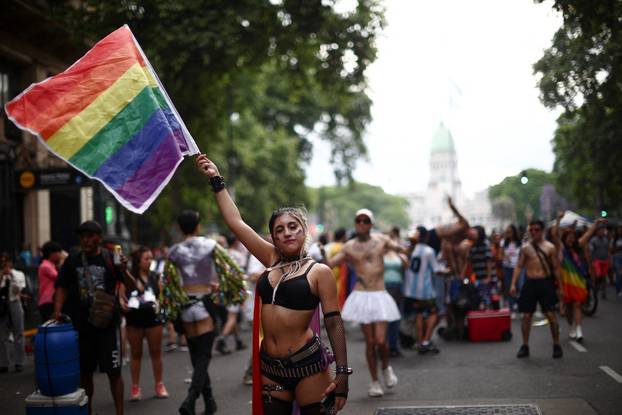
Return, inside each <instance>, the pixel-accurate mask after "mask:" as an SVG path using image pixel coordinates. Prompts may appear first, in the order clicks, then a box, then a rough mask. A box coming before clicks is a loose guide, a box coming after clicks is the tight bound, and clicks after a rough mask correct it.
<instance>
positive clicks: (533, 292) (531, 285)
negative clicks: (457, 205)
mask: <svg viewBox="0 0 622 415" xmlns="http://www.w3.org/2000/svg"><path fill="white" fill-rule="evenodd" d="M543 234H544V223H543V222H542V221H540V220H532V221H531V222H530V223H529V235H530V241H529V242H527V243H526V244H524V245H523V246H522V248H521V250H520V256H519V257H518V263H517V264H516V268H514V274H513V275H512V284H511V285H510V295H511V296H516V281H518V277H519V275H520V273H521V270H522V269H523V268H525V271H526V272H525V283H524V284H523V288H522V289H521V292H520V297H519V299H518V310H519V311H520V312H521V313H523V321H522V325H521V331H522V334H523V345H522V346H521V347H520V349H519V351H518V354H517V355H516V357H518V358H522V357H528V356H529V332H530V330H531V319H532V317H533V313H534V311H536V305H537V303H540V308H541V309H542V312H543V313H544V314H545V315H546V318H547V319H548V320H549V323H550V326H551V335H552V336H553V358H555V359H557V358H560V357H562V356H563V352H562V348H561V346H560V345H559V323H558V322H557V317H556V315H555V304H557V301H558V299H559V298H560V297H559V292H556V291H557V289H556V288H555V280H554V279H555V278H557V282H558V284H557V286H558V287H561V281H560V270H559V261H556V260H555V259H556V258H557V251H556V249H555V245H553V244H552V243H550V242H548V241H546V240H545V239H544V237H543Z"/></svg>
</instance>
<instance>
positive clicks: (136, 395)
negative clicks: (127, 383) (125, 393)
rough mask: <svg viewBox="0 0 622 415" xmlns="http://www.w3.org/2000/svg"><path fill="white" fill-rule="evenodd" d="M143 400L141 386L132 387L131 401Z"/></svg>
mask: <svg viewBox="0 0 622 415" xmlns="http://www.w3.org/2000/svg"><path fill="white" fill-rule="evenodd" d="M142 398H143V394H142V393H141V391H140V386H138V385H132V391H131V392H130V401H132V402H137V401H140V400H141V399H142Z"/></svg>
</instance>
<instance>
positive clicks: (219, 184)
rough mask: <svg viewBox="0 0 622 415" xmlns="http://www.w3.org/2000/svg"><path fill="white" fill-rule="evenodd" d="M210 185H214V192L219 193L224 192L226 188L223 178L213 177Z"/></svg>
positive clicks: (210, 179)
mask: <svg viewBox="0 0 622 415" xmlns="http://www.w3.org/2000/svg"><path fill="white" fill-rule="evenodd" d="M209 184H210V185H212V191H213V192H214V193H218V192H220V191H221V190H223V189H224V188H225V187H226V186H225V178H224V177H222V176H213V177H210V178H209Z"/></svg>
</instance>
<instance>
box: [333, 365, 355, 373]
mask: <svg viewBox="0 0 622 415" xmlns="http://www.w3.org/2000/svg"><path fill="white" fill-rule="evenodd" d="M353 372H354V371H353V370H352V368H351V367H348V366H336V367H335V373H336V374H337V375H351V374H352V373H353Z"/></svg>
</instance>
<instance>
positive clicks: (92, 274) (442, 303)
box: [0, 156, 622, 414]
mask: <svg viewBox="0 0 622 415" xmlns="http://www.w3.org/2000/svg"><path fill="white" fill-rule="evenodd" d="M201 157H203V158H201ZM201 157H199V159H198V161H197V165H198V168H199V170H200V171H201V173H203V174H205V175H206V176H208V178H209V182H210V186H211V187H212V190H213V191H214V192H215V193H216V195H217V202H218V205H219V208H220V210H221V212H222V214H223V218H224V220H225V223H226V224H227V226H228V227H229V229H230V231H231V233H227V234H220V235H215V236H210V237H205V236H202V232H201V218H200V215H199V213H198V212H196V211H193V210H185V211H183V212H181V213H180V214H179V215H178V217H177V223H178V225H179V229H180V230H181V232H182V234H183V240H181V241H180V242H179V243H177V244H175V245H173V246H171V247H157V248H149V247H145V246H133V249H132V251H131V253H129V255H128V257H127V258H126V256H125V255H124V253H123V252H122V251H121V250H120V249H119V247H118V246H116V245H115V244H114V243H113V242H111V241H106V240H105V239H104V235H103V230H102V227H101V226H100V225H99V224H98V223H97V222H95V221H86V222H84V223H82V224H81V225H80V226H79V227H78V228H77V230H76V231H77V233H78V236H79V241H80V246H79V247H77V248H75V249H71V250H70V252H69V253H68V252H66V251H65V248H69V247H63V246H61V245H59V244H58V243H56V242H54V241H49V242H46V243H45V244H44V245H43V246H42V247H41V248H40V249H39V250H38V254H37V255H36V256H34V257H33V256H32V254H31V253H30V251H29V250H28V249H24V250H23V251H22V252H19V253H16V254H15V255H13V254H11V253H2V254H0V266H1V269H2V279H1V282H0V373H7V372H10V371H13V370H14V371H15V372H21V371H22V370H23V365H24V361H25V352H24V350H25V346H27V345H25V337H24V320H25V311H24V310H26V309H27V308H25V304H26V303H28V302H33V301H34V302H36V304H37V307H38V311H39V314H40V319H39V321H40V322H46V321H49V320H57V321H62V320H63V319H66V318H67V317H68V318H69V319H70V321H71V323H72V324H73V326H74V327H75V329H76V330H77V331H78V334H79V351H80V357H79V358H80V385H81V387H83V388H84V389H85V391H86V394H87V395H88V396H89V411H90V410H91V400H90V398H92V396H93V388H94V386H93V373H94V372H95V371H96V370H98V369H99V371H101V372H105V373H106V374H107V375H108V376H109V379H110V384H111V391H112V396H113V399H114V402H115V408H116V411H117V414H121V413H123V402H124V389H125V386H124V383H123V377H122V375H121V373H122V371H121V368H122V366H124V365H126V364H127V365H129V372H130V382H131V384H130V388H129V392H130V393H129V400H130V401H140V400H141V399H142V398H143V396H144V393H143V389H142V388H141V382H140V379H141V359H142V351H143V343H144V342H145V341H146V342H147V345H148V351H149V356H150V359H151V366H152V371H153V378H154V383H155V390H154V394H155V396H156V397H157V398H163V399H164V398H168V397H169V394H168V391H167V388H166V386H165V379H166V374H165V373H163V369H162V359H163V351H166V352H172V351H174V350H177V351H187V352H189V354H190V359H191V363H192V367H193V374H192V377H191V379H189V380H188V382H189V384H190V386H189V389H188V393H187V395H186V396H185V397H183V400H182V399H181V398H182V397H180V408H179V412H180V413H181V414H194V413H195V406H196V405H195V403H196V401H197V400H198V399H199V397H202V398H203V400H204V404H205V413H208V414H211V413H214V412H216V411H217V404H216V399H215V397H214V395H213V391H212V387H211V381H210V377H209V372H208V367H209V363H210V360H211V358H212V350H213V349H214V350H215V351H216V352H218V354H220V355H226V354H230V353H232V352H241V353H246V354H247V356H248V365H247V368H246V370H245V372H244V373H241V374H240V376H241V381H242V382H243V383H244V384H247V385H253V384H254V389H253V395H254V400H253V402H257V401H256V400H255V398H257V399H260V400H261V401H260V402H261V403H260V404H259V405H261V406H262V409H263V411H264V413H270V414H272V413H274V414H289V413H291V411H292V405H293V403H295V404H297V405H298V408H299V409H300V411H301V412H300V413H301V414H315V413H318V414H319V413H325V412H324V411H328V410H333V411H335V410H340V409H342V408H343V406H344V405H345V404H346V399H347V395H348V376H350V375H351V374H352V373H353V372H354V373H355V375H356V376H365V375H364V374H363V373H364V372H365V368H354V369H352V368H350V367H349V366H348V362H347V353H346V339H345V338H346V330H345V328H344V323H343V321H345V322H349V326H350V330H351V329H352V327H353V326H354V325H360V327H361V330H362V333H363V335H364V337H365V345H366V346H365V347H366V358H367V370H368V372H369V376H370V379H371V382H370V384H369V389H368V395H369V396H371V397H381V396H383V394H384V391H385V390H386V389H387V388H388V389H390V388H393V387H395V386H396V385H397V383H398V376H397V374H396V373H395V371H394V370H393V369H392V367H391V365H390V361H391V359H395V358H400V357H402V349H404V348H410V349H414V350H416V351H417V352H418V354H420V355H431V354H438V353H439V340H437V338H441V339H444V340H445V341H452V340H463V339H466V338H467V331H468V327H467V324H465V320H466V316H467V314H468V313H469V312H474V311H482V312H487V311H496V310H505V309H507V313H508V315H509V316H511V319H517V318H520V319H521V334H522V345H521V346H520V349H519V350H518V352H517V357H518V358H526V357H528V356H529V355H530V349H529V334H530V328H531V326H532V319H533V317H534V314H535V313H542V315H543V317H542V318H546V319H547V320H548V323H549V325H550V329H551V336H552V340H553V347H552V357H553V358H560V357H562V356H563V350H562V348H561V345H560V334H559V333H560V330H559V323H558V316H562V317H563V318H565V319H566V321H567V324H568V330H566V332H567V333H568V336H569V338H570V339H572V340H575V341H577V342H582V341H583V340H584V337H585V330H584V320H583V310H584V309H585V307H586V304H587V303H589V302H592V301H594V297H597V296H599V297H601V298H605V297H606V295H607V286H608V285H611V286H614V287H615V291H616V295H617V296H618V297H620V296H622V225H621V226H617V227H616V226H614V225H613V224H610V223H608V222H607V221H606V220H604V219H597V220H595V221H594V222H593V223H591V224H589V225H584V226H580V225H578V224H577V223H576V222H575V223H571V222H567V221H566V222H565V221H564V214H563V213H560V214H559V215H558V217H557V219H556V220H555V221H553V222H552V223H549V224H545V223H543V222H542V221H539V220H532V221H530V223H529V225H528V226H527V228H523V227H517V226H515V225H509V226H507V227H506V228H505V229H504V230H503V231H497V230H493V231H492V232H491V233H490V234H487V232H486V230H485V229H484V228H483V227H481V226H471V224H469V223H468V221H467V220H466V219H465V218H464V217H463V216H462V215H461V214H460V212H459V211H458V209H457V208H456V207H455V206H454V205H453V203H452V201H451V200H449V201H448V203H449V206H450V208H451V209H452V211H453V213H454V215H455V221H454V222H452V223H448V224H439V225H438V226H437V227H435V228H426V227H423V226H418V227H415V228H413V229H410V230H408V231H406V232H404V231H400V229H399V228H398V227H393V228H391V229H388V230H382V229H376V228H375V225H376V223H377V222H376V218H375V216H374V213H373V212H372V211H371V210H369V209H365V208H363V209H360V210H358V211H357V212H352V215H353V216H352V217H353V227H352V229H345V228H341V229H334V230H331V231H330V232H325V233H322V234H320V235H317V238H316V239H315V240H312V238H311V237H310V233H309V229H308V226H307V222H306V217H305V215H304V212H302V211H300V210H299V209H294V208H284V209H280V210H278V211H276V212H275V214H273V216H272V217H271V218H270V224H269V228H270V233H269V234H267V235H259V234H257V233H255V232H254V231H253V230H252V229H251V228H250V227H248V225H246V223H245V222H244V221H243V220H242V218H241V217H240V215H239V212H238V210H237V207H236V206H235V204H234V203H233V201H232V200H231V199H230V197H229V196H228V194H227V193H226V192H222V190H223V189H224V188H225V183H224V179H222V176H220V175H219V174H218V171H217V168H216V167H215V165H214V164H213V163H212V162H211V161H209V160H208V159H207V158H206V157H205V156H201ZM547 225H548V226H547ZM28 269H36V270H37V279H36V281H37V283H36V284H28V283H27V281H28V278H26V276H25V274H24V270H28ZM32 285H34V286H32ZM596 299H597V298H596ZM538 305H539V310H538ZM258 310H259V311H258ZM318 310H321V311H322V315H323V324H322V326H323V327H324V328H325V330H326V332H327V336H328V340H329V343H330V346H331V353H329V356H328V357H326V356H324V354H323V353H324V350H325V349H324V348H323V347H321V343H322V342H323V341H322V340H321V338H322V336H321V335H320V334H319V327H320V325H319V321H320V318H319V317H318V318H317V328H313V324H314V323H313V318H314V317H313V316H314V313H317V312H318ZM257 312H259V313H260V314H256V313H257ZM254 313H255V316H257V315H260V316H261V324H262V326H263V327H262V330H263V335H264V337H263V342H262V343H261V345H259V338H258V337H257V335H256V333H254V334H255V336H254V339H253V344H252V345H250V344H248V340H246V341H245V340H244V339H246V338H247V337H245V336H244V335H243V334H242V333H241V332H240V331H241V329H244V328H245V327H250V326H252V325H253V324H255V326H258V325H259V322H256V321H255V322H254V321H253V316H254ZM268 313H269V314H268ZM266 316H268V317H266ZM318 316H319V314H318ZM30 320H32V319H30ZM284 330H286V331H285V332H284ZM254 331H256V332H257V331H258V330H257V327H255V330H254ZM435 333H436V336H435ZM285 336H288V337H287V340H286V337H285ZM290 338H293V339H294V340H290ZM505 340H507V339H505ZM292 342H293V343H292ZM253 345H255V346H256V347H249V346H253ZM11 348H12V349H13V350H10V349H11ZM325 361H328V362H329V363H330V362H334V364H333V363H331V364H330V367H327V363H325ZM378 366H380V370H378ZM5 376H6V375H5ZM317 385H319V386H317ZM318 388H319V389H318ZM255 390H256V391H257V392H255ZM318 390H319V391H320V392H321V393H320V392H318ZM255 393H257V395H255ZM318 394H319V395H318ZM326 413H328V412H326Z"/></svg>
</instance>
